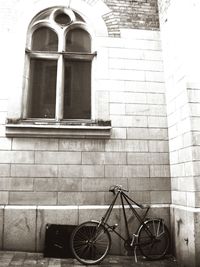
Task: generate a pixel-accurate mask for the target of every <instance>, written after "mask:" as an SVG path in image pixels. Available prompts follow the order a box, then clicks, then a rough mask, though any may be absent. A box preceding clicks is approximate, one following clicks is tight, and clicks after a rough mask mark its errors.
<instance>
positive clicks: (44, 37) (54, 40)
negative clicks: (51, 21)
mask: <svg viewBox="0 0 200 267" xmlns="http://www.w3.org/2000/svg"><path fill="white" fill-rule="evenodd" d="M31 50H33V51H58V36H57V34H56V33H55V32H54V31H53V30H51V29H50V28H48V27H45V26H42V27H40V28H38V29H36V30H35V31H34V32H33V34H32V42H31Z"/></svg>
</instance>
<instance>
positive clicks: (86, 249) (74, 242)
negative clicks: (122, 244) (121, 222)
mask: <svg viewBox="0 0 200 267" xmlns="http://www.w3.org/2000/svg"><path fill="white" fill-rule="evenodd" d="M110 246H111V238H110V233H109V232H108V230H107V229H106V228H105V227H104V226H103V225H102V224H99V222H96V221H88V222H84V223H82V224H80V225H79V226H77V227H76V228H75V229H74V231H73V233H72V235H71V250H72V253H73V254H74V257H75V258H76V259H77V260H78V261H79V262H81V263H83V264H86V265H92V264H98V263H100V262H101V261H102V260H103V259H104V258H105V257H106V255H107V254H108V252H109V250H110Z"/></svg>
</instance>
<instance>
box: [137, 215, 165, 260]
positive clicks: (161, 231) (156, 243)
mask: <svg viewBox="0 0 200 267" xmlns="http://www.w3.org/2000/svg"><path fill="white" fill-rule="evenodd" d="M138 244H139V248H140V251H141V253H142V255H143V256H145V257H146V258H147V259H149V260H159V259H161V258H163V257H164V256H165V255H166V253H167V252H168V249H169V245H170V236H169V231H168V229H167V227H166V225H165V224H164V222H163V221H162V219H150V220H148V221H146V222H145V225H142V226H141V228H140V229H139V232H138Z"/></svg>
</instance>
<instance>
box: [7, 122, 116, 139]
mask: <svg viewBox="0 0 200 267" xmlns="http://www.w3.org/2000/svg"><path fill="white" fill-rule="evenodd" d="M111 129H112V127H111V124H110V122H109V123H108V122H104V123H103V122H102V121H101V122H97V123H96V124H95V123H80V124H73V123H68V124H67V123H66V124H64V123H42V122H34V123H7V124H6V136H7V137H45V138H104V139H105V138H109V137H110V135H111Z"/></svg>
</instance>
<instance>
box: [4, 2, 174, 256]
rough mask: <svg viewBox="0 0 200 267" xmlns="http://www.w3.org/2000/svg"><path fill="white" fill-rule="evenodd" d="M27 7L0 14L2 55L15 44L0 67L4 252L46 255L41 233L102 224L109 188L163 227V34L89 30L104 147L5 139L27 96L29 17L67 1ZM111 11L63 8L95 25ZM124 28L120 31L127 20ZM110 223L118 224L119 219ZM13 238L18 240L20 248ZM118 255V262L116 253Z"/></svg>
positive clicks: (17, 5) (166, 200)
mask: <svg viewBox="0 0 200 267" xmlns="http://www.w3.org/2000/svg"><path fill="white" fill-rule="evenodd" d="M25 2H27V1H23V0H18V1H17V0H12V1H4V2H2V3H1V9H0V10H1V22H2V23H0V25H1V27H2V34H3V36H2V38H3V40H6V44H5V46H4V51H8V50H7V49H8V48H9V51H12V50H11V48H13V40H15V42H14V43H15V45H14V50H15V52H14V53H8V54H6V53H3V54H4V55H2V60H1V65H2V66H3V68H4V71H5V75H4V77H3V79H2V80H1V83H2V86H1V90H0V99H1V100H0V103H1V105H0V109H1V110H0V111H1V112H0V124H1V125H0V189H1V192H0V204H1V205H3V206H2V209H1V212H2V216H1V220H3V223H2V224H1V225H4V227H3V228H2V229H1V230H2V231H1V234H2V236H3V238H2V240H4V242H3V244H2V248H3V249H20V250H25V249H27V250H32V251H33V250H42V249H43V242H44V231H45V224H46V223H69V224H77V223H79V222H81V221H83V220H86V219H89V218H94V219H95V218H96V219H98V218H100V217H101V215H102V212H103V210H104V209H105V207H104V206H105V205H106V204H108V203H109V202H110V200H111V197H112V196H111V195H110V193H109V192H108V188H109V186H111V185H113V184H121V185H123V186H124V187H125V188H128V189H129V191H130V195H131V196H132V197H133V198H134V199H135V200H136V201H139V202H142V203H149V204H151V205H153V207H155V210H154V211H153V213H152V214H153V216H156V211H157V216H159V217H160V216H164V217H165V219H166V221H167V223H168V224H169V208H168V207H169V204H170V202H171V192H170V171H169V155H168V129H167V118H166V105H165V86H164V75H163V62H162V52H161V45H160V35H159V32H158V31H156V30H155V28H154V31H150V30H149V27H148V26H147V29H146V30H141V29H128V27H130V28H133V27H134V25H132V26H131V25H129V24H127V25H126V29H122V24H121V23H122V22H120V23H119V24H118V28H119V29H120V38H113V37H110V36H102V34H101V33H102V32H103V30H104V28H103V30H102V31H101V29H100V30H99V28H100V26H99V25H98V26H97V27H98V30H96V31H95V30H94V32H98V33H99V32H100V34H96V36H94V41H95V44H96V50H97V57H96V58H95V60H94V70H95V71H94V80H93V88H92V94H93V103H92V106H93V111H94V114H95V116H97V118H99V117H100V118H102V117H103V118H106V119H110V120H111V123H112V132H111V137H110V138H109V139H98V138H90V139H87V138H81V137H80V138H79V139H77V138H76V139H74V138H55V137H54V138H48V139H46V138H33V137H32V138H17V137H13V138H7V137H6V135H5V124H6V118H7V116H8V115H7V112H9V114H14V115H15V114H18V113H17V112H16V113H15V112H13V110H15V106H20V105H19V103H20V97H19V96H20V95H21V94H22V93H23V92H22V89H21V88H22V84H23V68H24V47H25V39H26V36H25V33H26V31H25V28H26V27H28V24H27V25H26V23H27V22H28V21H29V22H30V20H29V17H30V19H31V16H29V14H31V12H32V13H34V12H35V10H39V8H40V7H43V8H44V7H47V6H48V4H49V5H51V6H52V5H55V6H56V5H60V4H63V3H64V2H66V1H62V0H55V1H53V2H52V1H50V0H49V1H47V0H46V1H34V0H32V1H29V3H28V4H27V5H26V4H25ZM68 2H69V1H68ZM113 2H114V3H116V2H115V1H113ZM137 2H138V3H139V2H141V1H137ZM120 3H121V1H120ZM134 3H135V1H134V2H132V4H134ZM141 3H143V2H141ZM149 3H150V2H149ZM153 3H154V1H153ZM68 4H69V3H68ZM108 4H109V5H108V6H109V7H107V6H105V4H104V3H103V2H102V1H81V0H80V1H71V4H70V5H69V7H71V8H73V9H75V10H77V11H80V10H81V12H84V10H85V16H86V17H87V16H90V14H91V13H92V16H94V15H95V16H96V17H95V19H96V20H98V21H99V22H100V25H101V23H103V22H102V21H103V19H102V17H104V15H106V14H109V12H110V9H109V8H111V6H110V5H111V1H109V3H108ZM135 4H136V3H135ZM66 5H67V3H66ZM22 6H24V9H22V8H21V7H22ZM153 7H154V10H155V13H156V12H157V11H156V7H155V5H152V7H151V8H152V9H153ZM79 9H80V10H79ZM113 10H114V9H113ZM98 12H100V13H98ZM147 12H148V8H147ZM98 14H100V15H98ZM102 14H104V15H102ZM120 14H121V13H120ZM92 16H91V17H90V19H93V17H92ZM119 16H120V15H119ZM120 18H121V20H122V21H123V19H124V18H123V16H120ZM20 25H21V26H22V27H18V26H20ZM142 25H144V23H143V20H142ZM91 26H92V25H91ZM93 26H94V27H95V26H96V25H93ZM104 26H105V27H106V24H105V25H104ZM104 26H103V27H104ZM23 27H24V28H23ZM135 27H136V26H135ZM136 28H137V27H136ZM20 31H21V32H20ZM16 35H18V36H21V38H15V37H16ZM11 40H12V42H11ZM6 47H7V49H6ZM5 49H6V50H5ZM1 53H2V50H1ZM13 95H14V97H13ZM10 96H12V101H11V102H10V101H9V99H10V98H9V97H10ZM13 98H14V100H15V101H13ZM18 99H19V101H18ZM8 102H9V103H12V104H9V105H8ZM16 110H17V109H16ZM14 115H13V116H14ZM16 116H18V115H16ZM90 205H92V208H91V207H90ZM86 211H87V212H86ZM114 218H115V219H116V220H117V221H120V211H116V213H115V215H114ZM19 235H20V236H23V241H22V240H21V241H20V243H19V242H17V240H18V237H19ZM13 240H16V242H13ZM115 251H118V253H119V252H120V245H118V248H117V249H116V250H115Z"/></svg>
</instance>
